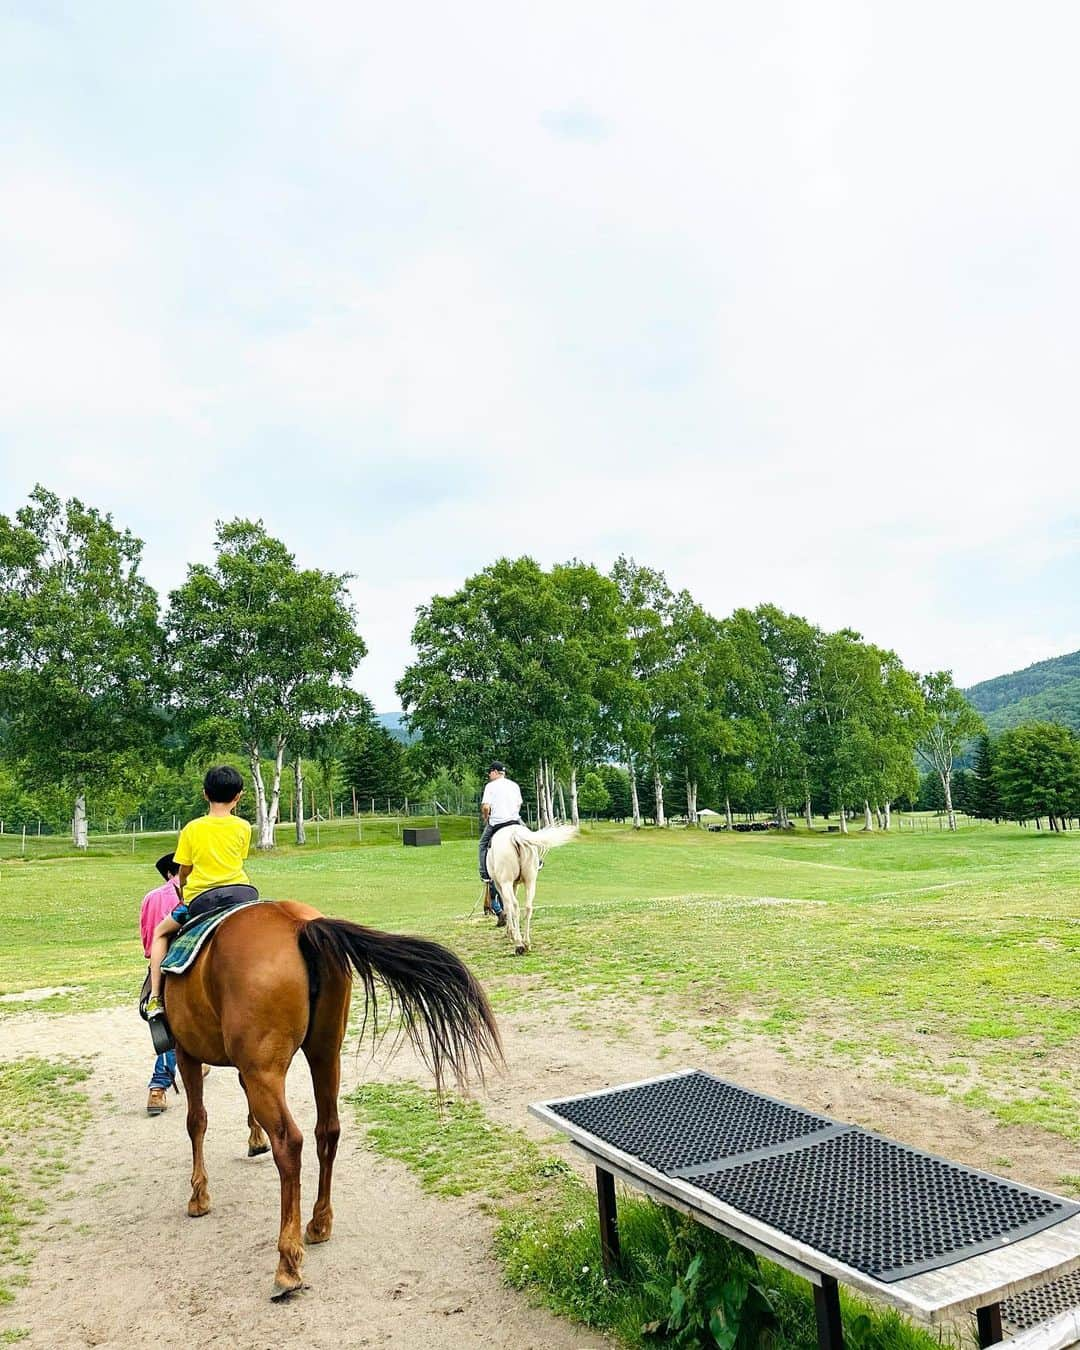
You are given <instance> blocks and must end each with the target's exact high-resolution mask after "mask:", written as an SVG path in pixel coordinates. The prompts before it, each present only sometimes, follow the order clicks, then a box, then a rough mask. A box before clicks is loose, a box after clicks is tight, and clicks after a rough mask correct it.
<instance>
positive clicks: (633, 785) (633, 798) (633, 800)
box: [626, 759, 641, 830]
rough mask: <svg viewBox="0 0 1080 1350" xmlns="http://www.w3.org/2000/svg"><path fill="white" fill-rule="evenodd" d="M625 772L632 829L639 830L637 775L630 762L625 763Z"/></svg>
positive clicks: (639, 804)
mask: <svg viewBox="0 0 1080 1350" xmlns="http://www.w3.org/2000/svg"><path fill="white" fill-rule="evenodd" d="M626 771H627V773H628V774H629V775H630V810H631V812H632V813H633V817H634V829H635V830H640V829H641V803H640V802H639V801H638V795H637V774H636V772H635V771H634V765H633V761H632V760H629V759H628V760H627V761H626Z"/></svg>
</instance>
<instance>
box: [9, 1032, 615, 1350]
mask: <svg viewBox="0 0 1080 1350" xmlns="http://www.w3.org/2000/svg"><path fill="white" fill-rule="evenodd" d="M148 1046H149V1043H148V1039H147V1035H146V1029H145V1027H144V1026H143V1025H142V1023H140V1022H139V1021H138V1019H136V1018H133V1017H132V1015H131V1012H130V1010H128V1009H121V1010H110V1011H107V1012H100V1013H93V1014H90V1015H86V1016H81V1017H67V1018H54V1019H49V1018H44V1017H40V1016H27V1017H25V1018H23V1017H19V1018H16V1019H10V1020H7V1021H5V1023H4V1035H3V1051H2V1054H3V1057H4V1058H17V1057H19V1056H22V1055H27V1054H36V1055H44V1056H48V1057H57V1058H60V1057H63V1056H65V1055H66V1056H67V1057H68V1058H69V1059H73V1060H76V1061H78V1062H92V1064H93V1076H92V1078H91V1079H90V1081H89V1084H88V1090H89V1093H90V1097H91V1102H92V1108H93V1121H92V1123H91V1125H90V1127H89V1129H88V1130H87V1134H86V1137H85V1139H84V1141H83V1145H82V1147H81V1148H80V1150H79V1161H78V1163H77V1164H76V1166H75V1168H74V1169H73V1171H72V1172H71V1173H70V1174H69V1176H68V1178H67V1180H66V1182H65V1189H66V1190H68V1191H71V1192H74V1196H73V1198H72V1199H70V1200H67V1201H59V1202H56V1203H53V1204H50V1209H49V1215H48V1218H47V1219H46V1220H45V1224H44V1235H43V1236H44V1241H43V1244H42V1246H41V1248H40V1249H39V1251H38V1255H37V1258H36V1260H35V1261H34V1263H33V1266H32V1267H31V1277H30V1282H29V1285H28V1286H27V1288H26V1289H24V1290H23V1291H21V1292H20V1293H19V1295H18V1296H17V1298H16V1300H15V1303H14V1304H13V1305H10V1306H9V1307H6V1308H4V1309H3V1310H2V1312H0V1329H4V1328H9V1327H29V1328H30V1336H29V1338H28V1339H27V1340H25V1341H22V1342H20V1344H24V1345H27V1346H35V1347H38V1346H49V1347H68V1346H71V1347H75V1346H117V1347H119V1346H123V1347H125V1350H131V1347H132V1346H156V1347H168V1346H185V1347H190V1346H192V1345H207V1346H227V1347H232V1346H244V1347H276V1346H280V1345H285V1344H296V1345H306V1346H312V1347H323V1346H325V1347H331V1346H333V1347H340V1346H342V1345H350V1346H354V1345H355V1346H406V1345H408V1346H412V1347H418V1346H419V1347H431V1350H442V1348H443V1347H454V1350H465V1348H466V1347H503V1346H505V1347H514V1348H515V1350H517V1348H518V1347H523V1346H537V1347H540V1346H544V1347H552V1350H564V1347H565V1348H566V1350H571V1348H575V1350H582V1348H583V1347H595V1346H599V1345H601V1344H602V1341H601V1338H600V1337H598V1336H597V1335H595V1334H590V1333H587V1332H585V1331H583V1330H580V1329H578V1328H575V1327H573V1326H571V1325H570V1324H569V1323H565V1322H561V1321H559V1320H558V1319H556V1318H554V1317H551V1316H549V1315H548V1314H547V1313H545V1312H543V1311H541V1310H538V1309H532V1308H530V1307H529V1306H528V1304H527V1302H526V1300H525V1299H524V1298H522V1297H521V1296H520V1295H519V1294H516V1293H514V1292H513V1291H512V1290H509V1289H507V1288H505V1287H504V1285H503V1284H502V1281H501V1279H500V1275H499V1270H498V1268H497V1266H495V1264H494V1263H493V1261H492V1259H491V1258H490V1256H489V1254H488V1253H489V1248H490V1234H491V1223H490V1221H489V1220H487V1219H485V1218H483V1217H482V1216H481V1215H479V1214H477V1213H476V1211H475V1209H474V1207H473V1205H472V1204H471V1203H470V1202H469V1201H468V1200H435V1199H431V1198H429V1197H427V1196H425V1195H424V1194H423V1193H422V1192H421V1190H420V1188H419V1187H418V1186H417V1185H416V1183H415V1182H414V1181H413V1180H412V1179H411V1177H410V1176H409V1174H408V1172H407V1171H406V1170H405V1168H404V1167H400V1166H398V1165H396V1164H393V1163H387V1162H385V1161H382V1160H380V1159H378V1158H377V1157H375V1156H374V1155H373V1154H371V1153H370V1152H367V1151H365V1150H364V1148H363V1146H362V1132H361V1131H360V1129H359V1128H358V1127H357V1126H356V1125H355V1124H354V1122H353V1120H352V1119H351V1116H350V1114H349V1112H348V1110H347V1109H346V1111H345V1113H343V1133H342V1142H341V1149H340V1152H339V1154H338V1165H337V1169H336V1172H335V1178H334V1180H335V1187H334V1190H335V1200H336V1222H335V1230H334V1237H333V1239H332V1240H331V1241H330V1242H328V1243H326V1244H325V1245H322V1246H318V1247H312V1248H309V1249H308V1253H307V1258H306V1261H305V1276H306V1278H307V1280H308V1281H309V1284H310V1287H309V1288H308V1289H307V1290H306V1291H305V1292H303V1293H302V1294H301V1295H299V1296H298V1297H297V1298H295V1299H293V1300H292V1301H290V1302H288V1303H280V1304H279V1303H271V1302H270V1299H269V1297H268V1295H269V1292H270V1285H271V1278H272V1275H273V1271H274V1266H275V1263H276V1259H277V1257H276V1251H275V1246H274V1244H275V1241H276V1236H277V1212H278V1182H277V1172H276V1169H275V1168H274V1164H273V1161H272V1159H271V1158H270V1157H269V1155H265V1156H263V1157H261V1158H252V1159H249V1158H247V1157H246V1156H245V1152H246V1141H247V1126H246V1124H245V1116H246V1108H245V1105H244V1099H243V1095H242V1093H241V1091H240V1088H239V1085H238V1083H237V1081H236V1075H235V1073H233V1072H232V1071H231V1070H224V1069H216V1070H214V1071H212V1072H211V1074H210V1076H209V1078H208V1079H207V1080H206V1100H207V1111H208V1114H209V1116H210V1128H209V1129H208V1131H207V1135H206V1157H207V1169H208V1171H209V1174H210V1186H211V1195H212V1197H213V1201H214V1208H213V1209H212V1211H211V1213H210V1214H209V1215H207V1216H206V1217H205V1218H202V1219H197V1220H193V1219H188V1218H187V1217H186V1215H185V1213H184V1206H185V1204H186V1202H187V1194H188V1188H187V1182H188V1175H189V1171H190V1156H191V1155H190V1150H189V1146H188V1139H187V1132H186V1129H185V1125H184V1109H183V1097H176V1096H174V1095H173V1094H170V1109H169V1110H168V1111H167V1112H166V1114H165V1115H163V1116H159V1117H156V1118H150V1117H148V1116H147V1115H146V1110H145V1107H146V1088H145V1082H146V1078H147V1076H148V1074H149V1069H150V1067H151V1063H152V1056H148V1055H147V1053H146V1052H147V1049H148ZM403 1058H404V1057H403ZM405 1063H407V1060H405ZM344 1067H345V1080H344V1083H343V1089H344V1090H345V1091H348V1090H349V1089H350V1088H351V1087H352V1086H354V1085H355V1083H356V1082H357V1081H359V1080H360V1079H361V1078H363V1079H370V1078H371V1077H372V1076H373V1072H374V1071H373V1067H372V1064H371V1061H370V1060H369V1059H367V1058H366V1057H361V1058H360V1059H359V1060H358V1059H356V1058H355V1057H353V1056H347V1057H346V1061H345V1066H344ZM289 1100H290V1103H291V1105H292V1108H293V1111H294V1113H295V1115H296V1117H297V1120H298V1123H299V1124H300V1127H301V1129H303V1131H304V1134H305V1137H306V1139H308V1140H311V1139H312V1137H313V1128H314V1110H313V1106H312V1102H311V1088H310V1081H309V1080H308V1079H307V1073H306V1068H305V1067H304V1066H303V1064H302V1061H301V1060H298V1062H297V1064H296V1065H295V1066H294V1069H293V1072H292V1073H291V1074H290V1077H289ZM314 1154H315V1151H314V1148H313V1147H312V1145H311V1143H308V1145H307V1147H306V1148H305V1150H304V1177H303V1187H304V1194H305V1197H307V1199H306V1202H305V1203H306V1204H307V1205H310V1201H311V1197H313V1196H314V1192H315V1180H316V1177H317V1172H318V1165H317V1162H316V1160H315V1156H314ZM170 1272H175V1278H174V1279H171V1280H170ZM170 1284H171V1285H172V1287H173V1288H174V1289H175V1290H176V1291H178V1292H175V1293H173V1294H172V1295H170V1293H169V1292H168V1287H167V1286H168V1285H170Z"/></svg>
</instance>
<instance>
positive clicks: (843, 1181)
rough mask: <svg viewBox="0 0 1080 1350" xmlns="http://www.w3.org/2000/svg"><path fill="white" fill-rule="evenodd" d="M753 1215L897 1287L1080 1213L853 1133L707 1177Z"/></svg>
mask: <svg viewBox="0 0 1080 1350" xmlns="http://www.w3.org/2000/svg"><path fill="white" fill-rule="evenodd" d="M693 1185H694V1186H696V1187H698V1188H699V1189H701V1190H703V1191H705V1192H706V1193H707V1194H709V1195H712V1196H715V1197H716V1199H718V1200H722V1201H723V1202H724V1203H725V1204H728V1205H731V1206H733V1207H734V1208H735V1209H738V1210H740V1211H741V1212H742V1213H744V1214H749V1215H752V1216H753V1217H754V1218H757V1219H760V1220H762V1221H763V1222H765V1223H767V1224H769V1225H770V1226H771V1227H773V1228H777V1229H779V1230H780V1231H781V1232H782V1233H786V1234H787V1235H788V1236H789V1237H792V1238H794V1239H796V1240H797V1241H799V1242H803V1243H805V1244H806V1245H807V1246H809V1247H813V1248H815V1250H817V1251H820V1252H824V1253H825V1254H826V1255H828V1256H831V1257H833V1258H834V1259H835V1260H837V1261H842V1262H843V1263H844V1264H845V1265H848V1266H852V1267H854V1268H855V1269H856V1270H860V1271H862V1272H863V1273H864V1274H866V1275H870V1276H872V1277H873V1278H874V1279H877V1280H883V1281H885V1282H887V1283H891V1282H892V1281H894V1280H901V1279H905V1278H906V1277H908V1276H910V1275H917V1274H919V1273H920V1272H922V1271H926V1270H935V1269H937V1268H939V1267H941V1266H947V1265H952V1263H953V1262H954V1261H961V1260H963V1259H965V1258H966V1257H969V1256H975V1255H976V1254H978V1253H979V1252H983V1251H989V1250H993V1249H997V1248H999V1247H1002V1246H1006V1245H1007V1244H1008V1243H1010V1242H1015V1241H1017V1240H1019V1239H1020V1238H1022V1237H1027V1236H1029V1235H1030V1234H1031V1233H1036V1232H1039V1231H1040V1230H1041V1229H1044V1228H1049V1227H1050V1226H1051V1225H1053V1224H1055V1223H1060V1222H1061V1220H1062V1219H1065V1218H1068V1217H1069V1215H1070V1214H1074V1213H1076V1212H1077V1211H1078V1209H1080V1206H1077V1205H1075V1204H1072V1203H1071V1202H1069V1201H1065V1200H1061V1199H1059V1198H1058V1197H1057V1196H1052V1195H1047V1194H1045V1193H1044V1192H1042V1191H1036V1190H1030V1189H1025V1188H1023V1187H1020V1186H1017V1185H1014V1184H1013V1183H1012V1182H1009V1181H1005V1180H1003V1179H1001V1178H996V1177H990V1176H986V1175H984V1174H982V1173H979V1172H973V1171H970V1170H969V1169H967V1168H964V1167H959V1166H957V1165H955V1164H953V1163H949V1162H945V1161H944V1160H942V1159H940V1158H935V1157H933V1156H932V1155H930V1154H928V1153H921V1152H919V1151H918V1150H917V1149H912V1148H907V1147H906V1146H905V1145H903V1144H897V1143H894V1142H893V1141H892V1140H889V1139H882V1138H881V1137H880V1136H878V1135H874V1134H868V1133H866V1132H865V1131H863V1130H857V1129H851V1130H847V1131H844V1132H843V1133H840V1134H836V1135H833V1136H831V1137H829V1138H826V1139H822V1140H821V1141H820V1142H813V1141H812V1140H810V1141H807V1144H806V1146H805V1147H803V1148H800V1149H794V1150H789V1151H785V1152H782V1153H779V1154H774V1155H773V1156H769V1157H759V1158H756V1159H754V1160H753V1161H745V1162H742V1163H740V1162H739V1161H738V1160H737V1159H736V1160H734V1161H732V1162H729V1163H727V1164H726V1165H724V1164H722V1165H721V1166H720V1167H718V1168H716V1169H715V1170H713V1171H711V1172H706V1173H703V1174H700V1173H699V1174H698V1175H696V1176H695V1177H694V1179H693Z"/></svg>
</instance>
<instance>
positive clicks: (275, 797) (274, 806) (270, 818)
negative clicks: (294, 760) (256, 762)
mask: <svg viewBox="0 0 1080 1350" xmlns="http://www.w3.org/2000/svg"><path fill="white" fill-rule="evenodd" d="M284 759H285V742H284V741H282V740H279V741H278V743H277V746H276V748H275V751H274V778H273V782H272V784H271V788H270V804H269V806H268V807H267V808H266V816H265V819H264V820H263V828H262V829H261V830H260V832H259V848H262V849H267V848H273V847H274V842H275V841H274V826H275V825H276V824H277V818H278V811H279V810H280V809H281V766H282V763H283V761H284Z"/></svg>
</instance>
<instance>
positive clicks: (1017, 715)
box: [964, 652, 1080, 732]
mask: <svg viewBox="0 0 1080 1350" xmlns="http://www.w3.org/2000/svg"><path fill="white" fill-rule="evenodd" d="M964 692H965V693H966V694H967V697H968V699H969V700H970V701H971V703H972V704H974V706H975V707H976V708H978V710H979V711H980V712H981V713H982V715H983V716H984V717H985V718H986V724H987V726H988V727H989V728H990V730H991V731H992V732H997V731H1004V730H1005V729H1006V728H1007V727H1015V726H1018V725H1019V724H1020V723H1021V722H1061V723H1063V724H1064V725H1065V726H1068V727H1072V729H1073V730H1074V731H1077V732H1080V652H1070V653H1069V655H1068V656H1055V657H1053V658H1051V660H1049V661H1038V662H1036V663H1035V665H1033V666H1028V667H1027V669H1026V670H1016V671H1013V673H1012V674H1011V675H998V676H997V677H996V678H995V679H993V680H984V681H983V682H982V684H975V685H972V686H971V688H970V689H967V690H965V691H964Z"/></svg>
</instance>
